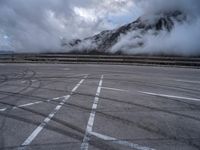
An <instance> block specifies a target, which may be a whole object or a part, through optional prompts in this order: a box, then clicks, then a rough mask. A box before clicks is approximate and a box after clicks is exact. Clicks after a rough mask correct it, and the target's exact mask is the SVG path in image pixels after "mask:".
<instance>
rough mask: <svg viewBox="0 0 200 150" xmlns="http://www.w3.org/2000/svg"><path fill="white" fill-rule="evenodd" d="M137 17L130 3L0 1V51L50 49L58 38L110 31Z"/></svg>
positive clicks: (128, 0) (107, 0)
mask: <svg viewBox="0 0 200 150" xmlns="http://www.w3.org/2000/svg"><path fill="white" fill-rule="evenodd" d="M139 13H140V10H139V9H138V7H136V5H135V3H134V0H0V47H1V49H9V48H10V49H24V48H30V49H31V48H33V47H34V48H35V49H37V48H38V49H39V48H40V49H49V48H52V49H54V48H56V46H59V42H60V39H61V38H65V39H67V40H70V39H73V38H84V37H87V36H91V35H93V34H96V33H98V32H100V31H102V30H106V29H113V28H115V27H118V26H120V25H123V24H126V23H129V22H132V21H134V20H135V19H136V18H137V17H138V16H139ZM47 43H48V44H47Z"/></svg>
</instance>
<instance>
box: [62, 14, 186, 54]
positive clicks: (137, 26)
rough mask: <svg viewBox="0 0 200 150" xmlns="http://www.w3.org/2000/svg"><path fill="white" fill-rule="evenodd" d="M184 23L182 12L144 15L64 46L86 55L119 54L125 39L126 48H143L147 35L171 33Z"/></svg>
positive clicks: (184, 16)
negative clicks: (175, 27) (176, 24)
mask: <svg viewBox="0 0 200 150" xmlns="http://www.w3.org/2000/svg"><path fill="white" fill-rule="evenodd" d="M184 21H186V15H185V14H183V13H182V12H181V11H173V12H164V13H155V14H153V15H144V16H142V17H140V18H138V19H137V20H136V21H134V22H132V23H129V24H126V25H124V26H121V27H119V28H117V29H114V30H106V31H102V32H101V33H99V34H97V35H94V36H91V37H88V38H85V39H83V40H80V39H75V40H72V41H71V42H63V43H62V46H64V47H66V48H67V49H70V50H71V51H77V50H79V51H82V52H86V53H90V52H100V53H109V52H112V53H119V52H120V51H121V49H123V44H120V45H119V43H120V41H121V40H123V38H128V39H127V40H128V43H124V46H127V45H128V46H129V47H130V48H134V47H136V48H137V47H142V46H143V45H144V44H145V40H144V37H145V35H147V34H150V35H153V36H156V35H158V34H159V33H160V32H163V31H164V32H170V31H171V30H172V29H173V27H174V25H175V23H182V22H184Z"/></svg>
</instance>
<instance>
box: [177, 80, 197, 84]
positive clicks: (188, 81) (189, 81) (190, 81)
mask: <svg viewBox="0 0 200 150" xmlns="http://www.w3.org/2000/svg"><path fill="white" fill-rule="evenodd" d="M175 81H179V82H187V83H198V84H200V81H194V80H193V81H192V80H180V79H175Z"/></svg>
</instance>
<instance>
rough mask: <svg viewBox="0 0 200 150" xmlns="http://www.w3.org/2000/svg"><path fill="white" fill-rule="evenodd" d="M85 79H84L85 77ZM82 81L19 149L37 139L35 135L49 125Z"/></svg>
mask: <svg viewBox="0 0 200 150" xmlns="http://www.w3.org/2000/svg"><path fill="white" fill-rule="evenodd" d="M85 78H86V77H85ZM85 78H84V79H82V80H81V81H80V82H79V83H78V84H77V85H76V86H75V87H74V88H73V89H72V92H71V94H69V95H67V96H64V97H63V100H62V101H61V102H60V103H59V104H58V105H57V106H56V107H55V109H54V110H53V111H52V112H51V113H50V114H49V115H48V117H47V118H45V119H44V121H43V122H42V123H41V124H40V125H39V126H38V127H37V128H36V129H35V130H34V131H33V132H32V133H31V135H30V136H29V137H28V138H27V139H26V140H25V141H24V142H23V143H22V145H21V146H22V147H21V148H19V149H20V150H21V149H24V147H25V146H28V145H30V144H31V142H32V141H33V140H34V139H35V138H36V137H37V135H38V134H39V133H40V132H41V131H42V129H43V128H44V127H45V126H46V125H47V124H48V123H49V121H50V120H51V119H52V118H53V117H54V115H55V114H56V113H57V112H58V111H59V110H60V108H61V107H62V106H63V105H64V104H65V102H66V101H67V100H68V99H69V98H70V97H71V95H72V94H73V92H75V91H76V90H77V88H78V87H79V86H80V85H81V84H82V83H83V82H84V80H85Z"/></svg>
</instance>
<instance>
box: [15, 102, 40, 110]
mask: <svg viewBox="0 0 200 150" xmlns="http://www.w3.org/2000/svg"><path fill="white" fill-rule="evenodd" d="M40 103H42V101H37V102H34V103H27V104H23V105H19V106H15V107H13V108H12V109H17V108H20V107H27V106H31V105H36V104H40Z"/></svg>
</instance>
